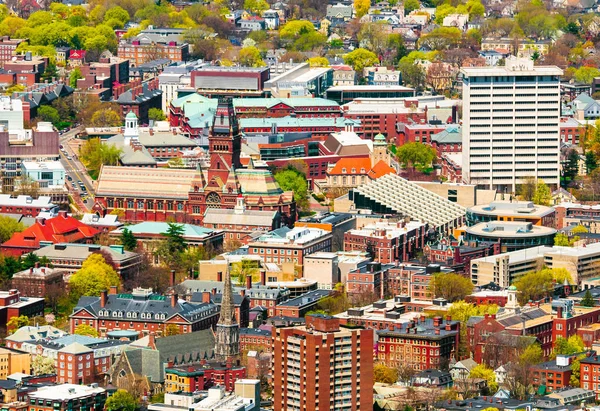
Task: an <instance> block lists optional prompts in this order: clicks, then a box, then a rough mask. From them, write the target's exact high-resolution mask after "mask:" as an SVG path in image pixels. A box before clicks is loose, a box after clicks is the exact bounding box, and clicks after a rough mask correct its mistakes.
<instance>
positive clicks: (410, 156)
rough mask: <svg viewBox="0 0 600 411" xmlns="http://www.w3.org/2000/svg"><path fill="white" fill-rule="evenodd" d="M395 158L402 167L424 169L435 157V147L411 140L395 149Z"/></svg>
mask: <svg viewBox="0 0 600 411" xmlns="http://www.w3.org/2000/svg"><path fill="white" fill-rule="evenodd" d="M396 158H397V159H398V162H400V164H401V165H402V167H403V168H409V169H411V170H412V171H415V170H419V171H424V170H425V169H426V168H428V167H431V165H432V163H433V161H434V160H435V159H436V158H437V153H436V152H435V149H434V148H433V147H431V146H429V145H427V144H423V143H419V142H412V143H407V144H403V145H401V146H400V147H398V148H397V149H396Z"/></svg>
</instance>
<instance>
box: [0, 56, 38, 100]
mask: <svg viewBox="0 0 600 411" xmlns="http://www.w3.org/2000/svg"><path fill="white" fill-rule="evenodd" d="M47 66H48V57H40V56H32V55H31V53H26V54H25V55H23V56H18V57H17V59H16V60H12V58H11V59H9V61H5V62H4V66H3V69H2V70H1V71H0V81H1V82H3V83H6V84H20V85H22V86H25V87H31V86H33V85H34V84H37V83H39V82H40V79H41V75H42V73H43V72H44V71H45V70H46V67H47ZM27 91H29V90H27Z"/></svg>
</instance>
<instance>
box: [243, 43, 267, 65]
mask: <svg viewBox="0 0 600 411" xmlns="http://www.w3.org/2000/svg"><path fill="white" fill-rule="evenodd" d="M238 61H239V63H240V64H241V65H242V66H245V67H264V66H266V63H265V62H264V60H263V59H262V57H261V55H260V50H259V49H257V48H256V47H244V48H242V49H241V50H240V55H239V57H238Z"/></svg>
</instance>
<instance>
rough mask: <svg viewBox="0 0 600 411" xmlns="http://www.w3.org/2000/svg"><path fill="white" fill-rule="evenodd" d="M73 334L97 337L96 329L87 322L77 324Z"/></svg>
mask: <svg viewBox="0 0 600 411" xmlns="http://www.w3.org/2000/svg"><path fill="white" fill-rule="evenodd" d="M75 334H77V335H87V336H88V337H98V331H96V329H95V328H94V327H92V326H91V325H87V324H79V325H78V326H77V327H76V328H75Z"/></svg>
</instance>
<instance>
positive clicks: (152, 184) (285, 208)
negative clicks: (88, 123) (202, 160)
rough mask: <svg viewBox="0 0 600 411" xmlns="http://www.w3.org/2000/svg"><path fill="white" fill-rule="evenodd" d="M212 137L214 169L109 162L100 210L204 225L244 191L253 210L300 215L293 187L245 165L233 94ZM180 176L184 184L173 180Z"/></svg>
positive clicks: (287, 217) (290, 217) (289, 218)
mask: <svg viewBox="0 0 600 411" xmlns="http://www.w3.org/2000/svg"><path fill="white" fill-rule="evenodd" d="M208 140H209V154H210V168H209V170H208V173H206V175H205V174H204V172H203V171H202V170H201V169H197V170H189V169H149V168H140V167H106V166H105V167H103V168H102V170H101V172H100V176H99V178H98V186H97V190H96V198H95V200H96V202H95V204H94V207H93V208H94V210H95V211H97V212H98V213H100V214H102V215H106V214H109V213H110V212H111V211H113V210H115V209H122V210H125V217H124V218H123V221H129V222H134V221H167V220H168V219H174V220H175V221H177V222H184V223H191V224H202V221H203V218H204V214H205V212H206V209H207V208H211V207H214V208H230V209H233V208H234V207H235V206H236V204H237V201H238V197H239V195H240V194H242V196H243V197H244V202H245V205H246V207H247V208H248V209H250V210H261V211H267V210H273V211H278V212H279V214H280V215H281V218H282V222H283V224H292V223H293V222H294V221H295V220H296V203H295V201H294V196H293V193H292V192H291V191H285V192H284V191H283V190H282V189H281V187H279V184H277V182H276V181H275V179H274V177H273V174H272V173H271V172H270V171H268V170H264V169H254V168H252V169H241V168H240V167H241V163H240V152H241V135H240V129H239V127H238V123H237V119H236V117H235V113H234V111H233V104H232V102H231V99H222V100H220V101H219V106H218V108H217V112H216V115H215V118H214V123H213V125H212V128H211V133H210V135H209V137H208ZM175 181H177V182H178V184H173V182H175Z"/></svg>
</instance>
